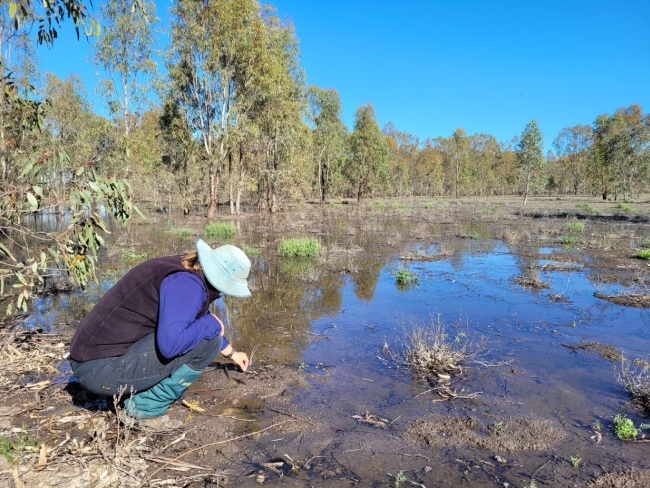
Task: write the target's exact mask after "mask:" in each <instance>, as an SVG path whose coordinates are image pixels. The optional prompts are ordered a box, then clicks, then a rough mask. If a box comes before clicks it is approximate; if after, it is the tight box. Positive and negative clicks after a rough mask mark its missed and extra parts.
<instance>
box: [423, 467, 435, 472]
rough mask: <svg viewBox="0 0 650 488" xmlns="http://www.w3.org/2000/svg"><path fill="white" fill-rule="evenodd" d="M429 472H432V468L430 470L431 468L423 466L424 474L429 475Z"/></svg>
mask: <svg viewBox="0 0 650 488" xmlns="http://www.w3.org/2000/svg"><path fill="white" fill-rule="evenodd" d="M431 471H433V468H432V467H431V466H425V467H424V472H425V473H426V474H429V473H430V472H431Z"/></svg>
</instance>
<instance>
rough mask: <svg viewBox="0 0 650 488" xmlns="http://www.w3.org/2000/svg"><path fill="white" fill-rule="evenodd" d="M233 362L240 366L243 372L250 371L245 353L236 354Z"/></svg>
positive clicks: (233, 356)
mask: <svg viewBox="0 0 650 488" xmlns="http://www.w3.org/2000/svg"><path fill="white" fill-rule="evenodd" d="M231 360H232V362H233V363H235V364H236V365H237V366H239V367H240V368H241V369H242V371H246V369H248V356H247V355H246V353H245V352H234V353H233V355H232V358H231Z"/></svg>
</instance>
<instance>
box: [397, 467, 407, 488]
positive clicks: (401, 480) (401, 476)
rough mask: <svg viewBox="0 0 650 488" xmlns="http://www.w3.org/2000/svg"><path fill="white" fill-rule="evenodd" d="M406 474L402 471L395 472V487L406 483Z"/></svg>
mask: <svg viewBox="0 0 650 488" xmlns="http://www.w3.org/2000/svg"><path fill="white" fill-rule="evenodd" d="M406 481H407V479H406V475H405V474H404V471H400V472H399V473H397V476H395V488H399V487H400V486H401V485H403V484H404V483H406Z"/></svg>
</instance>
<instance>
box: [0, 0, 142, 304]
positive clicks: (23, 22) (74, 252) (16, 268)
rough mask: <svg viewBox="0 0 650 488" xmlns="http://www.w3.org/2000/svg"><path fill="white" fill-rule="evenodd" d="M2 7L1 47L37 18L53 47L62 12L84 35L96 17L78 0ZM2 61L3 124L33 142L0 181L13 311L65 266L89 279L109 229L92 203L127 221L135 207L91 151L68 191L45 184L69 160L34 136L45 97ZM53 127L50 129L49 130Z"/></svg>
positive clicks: (0, 291) (4, 293)
mask: <svg viewBox="0 0 650 488" xmlns="http://www.w3.org/2000/svg"><path fill="white" fill-rule="evenodd" d="M0 8H2V9H3V10H2V12H3V15H5V16H6V14H8V15H9V18H11V19H12V27H13V29H14V31H12V30H11V29H5V30H3V31H2V33H1V34H2V36H3V37H2V39H0V43H1V44H2V45H5V46H6V45H7V43H8V42H11V38H12V36H13V35H14V33H18V32H20V29H22V28H23V27H24V26H28V25H30V24H31V23H34V24H37V25H38V30H37V38H38V42H39V43H45V44H47V45H48V46H49V47H52V43H53V42H54V40H55V39H56V28H57V27H58V25H59V24H60V23H61V22H62V21H63V20H64V19H65V18H71V19H72V21H73V22H74V25H75V29H76V30H77V34H79V29H80V28H83V29H84V32H85V33H86V34H87V35H90V34H92V33H96V31H95V27H96V23H95V21H94V19H93V18H92V17H90V15H89V13H88V11H87V10H86V6H85V5H84V4H83V3H82V2H80V1H78V0H51V1H48V2H43V3H41V2H31V1H29V0H20V1H17V2H9V3H3V5H2V6H1V7H0ZM5 9H7V10H5ZM5 18H6V17H5ZM5 27H6V26H5ZM2 61H4V60H2ZM2 68H3V70H4V71H3V79H2V83H3V85H4V90H3V92H4V94H3V95H4V98H3V103H4V108H5V110H6V111H7V113H20V117H12V118H11V119H8V120H7V119H5V124H4V126H5V128H7V129H8V130H9V131H10V132H13V133H16V132H20V133H21V137H22V138H23V139H24V140H29V141H37V142H35V143H34V144H33V145H32V146H30V147H25V148H24V149H26V150H21V151H19V152H16V153H14V155H13V156H14V160H15V161H14V162H15V163H16V164H15V168H20V170H19V171H13V172H6V174H5V175H4V177H3V179H2V180H1V181H0V239H1V240H0V301H3V302H5V303H6V312H7V314H11V313H13V312H14V311H16V310H22V311H26V310H27V302H28V300H29V299H30V298H32V297H33V296H34V295H35V294H38V293H40V292H41V291H42V289H43V286H44V284H45V282H46V280H48V279H49V277H50V276H52V275H55V274H59V273H60V272H62V271H63V272H67V273H68V274H69V275H70V276H71V277H72V278H73V279H74V281H75V282H76V283H77V284H79V285H81V286H83V285H85V284H86V283H87V282H88V280H89V279H93V278H94V277H95V268H96V263H97V250H98V248H99V247H100V246H101V245H102V244H103V243H104V240H103V237H102V236H101V235H100V231H102V230H103V231H106V230H107V229H106V225H105V223H104V221H103V220H102V218H101V217H100V216H99V215H98V214H97V213H96V212H95V209H97V208H98V207H99V206H100V205H104V206H105V208H106V209H107V210H109V211H111V213H112V214H113V215H114V216H115V218H116V219H117V220H118V221H120V222H125V221H126V220H128V218H129V217H130V216H131V212H132V211H133V210H134V207H133V205H132V204H131V202H130V199H129V193H130V191H129V186H128V184H127V183H126V182H123V181H119V180H116V179H106V178H102V177H100V176H98V175H97V174H96V173H95V172H94V171H93V170H92V166H93V164H92V158H91V161H82V162H79V161H77V162H76V169H74V170H73V171H70V172H69V173H67V175H66V176H65V177H64V180H65V182H66V183H67V184H68V186H69V188H71V191H70V193H69V194H67V195H63V194H60V193H59V192H57V191H56V188H53V187H50V186H47V185H44V184H43V182H44V181H47V180H46V179H44V172H45V171H46V169H47V168H51V167H53V166H54V165H56V164H58V166H59V167H69V165H70V164H71V162H72V161H73V159H72V158H71V157H70V155H69V154H68V153H67V152H66V150H65V148H64V147H61V146H59V145H57V144H54V145H53V146H48V145H47V144H39V143H38V141H43V140H44V139H45V137H44V135H43V133H42V129H43V126H44V121H45V116H46V112H47V110H49V109H50V104H48V103H45V102H43V101H41V100H38V99H36V98H35V97H34V93H33V90H31V89H30V87H29V86H28V87H26V89H25V90H20V89H18V88H17V85H16V83H15V79H14V78H13V77H12V76H11V74H10V73H9V72H7V71H6V68H7V65H6V64H3V66H2ZM57 130H58V129H53V134H56V132H57ZM61 143H62V144H63V141H62V142H61ZM60 207H65V208H67V209H68V212H67V214H66V219H67V220H66V222H65V225H64V226H63V228H58V229H55V230H52V231H46V232H36V231H35V230H34V227H33V225H32V224H31V222H30V219H31V218H32V216H34V215H37V214H39V213H43V212H54V211H56V209H57V208H60ZM7 285H9V286H7Z"/></svg>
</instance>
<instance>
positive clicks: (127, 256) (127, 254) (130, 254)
mask: <svg viewBox="0 0 650 488" xmlns="http://www.w3.org/2000/svg"><path fill="white" fill-rule="evenodd" d="M120 258H121V259H122V261H125V262H131V261H144V260H145V259H147V253H146V252H143V253H142V254H137V253H136V252H135V251H134V250H133V248H129V249H122V250H121V251H120Z"/></svg>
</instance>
